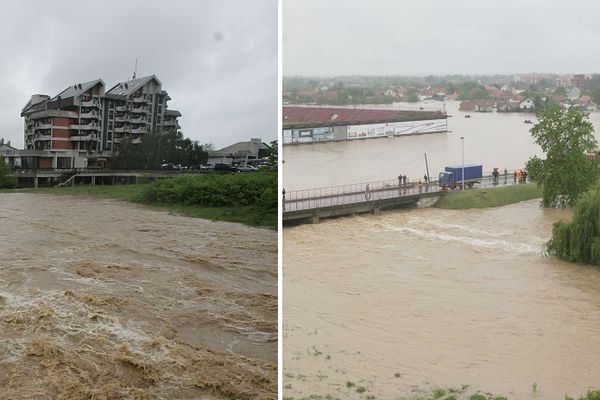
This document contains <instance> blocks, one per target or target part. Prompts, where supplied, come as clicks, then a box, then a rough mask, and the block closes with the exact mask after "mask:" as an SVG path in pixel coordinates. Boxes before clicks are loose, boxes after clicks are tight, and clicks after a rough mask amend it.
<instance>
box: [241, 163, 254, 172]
mask: <svg viewBox="0 0 600 400" xmlns="http://www.w3.org/2000/svg"><path fill="white" fill-rule="evenodd" d="M237 170H238V171H239V172H256V171H258V169H256V168H255V167H253V166H252V165H240V166H238V167H237Z"/></svg>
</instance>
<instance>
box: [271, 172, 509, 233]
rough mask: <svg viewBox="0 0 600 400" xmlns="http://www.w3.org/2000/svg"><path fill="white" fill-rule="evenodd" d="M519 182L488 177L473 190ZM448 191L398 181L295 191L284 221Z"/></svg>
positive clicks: (287, 203)
mask: <svg viewBox="0 0 600 400" xmlns="http://www.w3.org/2000/svg"><path fill="white" fill-rule="evenodd" d="M518 182H519V181H518V179H517V180H516V179H514V177H513V175H512V174H510V175H507V176H504V175H501V176H500V177H499V178H497V179H494V178H493V177H492V176H491V175H488V176H485V177H483V178H482V179H480V180H479V181H478V182H477V183H475V184H474V185H473V187H474V188H485V187H495V186H505V185H513V184H516V183H518ZM447 192H448V191H447V190H444V189H442V188H441V187H440V186H438V184H437V182H431V183H429V184H421V185H419V184H418V183H414V182H413V183H411V184H407V185H401V184H399V182H398V180H384V181H374V182H365V183H358V184H352V185H344V186H330V187H323V188H315V189H306V190H298V191H293V192H289V193H285V194H284V199H283V221H284V222H285V221H292V220H298V219H310V218H314V217H317V219H318V218H326V217H333V216H341V215H351V214H355V213H361V212H377V211H379V210H380V209H383V208H391V207H394V206H399V205H403V204H410V203H417V202H418V201H419V200H421V199H422V198H425V197H433V196H440V195H443V194H445V193H447Z"/></svg>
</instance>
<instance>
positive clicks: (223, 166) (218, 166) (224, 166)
mask: <svg viewBox="0 0 600 400" xmlns="http://www.w3.org/2000/svg"><path fill="white" fill-rule="evenodd" d="M213 169H214V170H215V171H222V172H236V171H237V168H236V167H234V166H233V165H231V164H215V165H214V168H213Z"/></svg>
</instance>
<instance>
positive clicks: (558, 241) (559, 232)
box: [547, 184, 600, 265]
mask: <svg viewBox="0 0 600 400" xmlns="http://www.w3.org/2000/svg"><path fill="white" fill-rule="evenodd" d="M547 251H548V253H549V254H551V255H556V256H557V257H559V258H560V259H562V260H565V261H569V262H578V263H584V264H592V265H600V184H597V185H596V186H594V187H593V188H592V189H591V190H589V191H588V192H586V193H584V194H583V195H582V196H581V197H580V198H579V199H578V200H577V203H576V205H575V208H574V215H573V220H572V221H571V222H564V221H559V222H556V223H555V224H554V228H553V230H552V239H551V240H550V241H549V242H548V245H547Z"/></svg>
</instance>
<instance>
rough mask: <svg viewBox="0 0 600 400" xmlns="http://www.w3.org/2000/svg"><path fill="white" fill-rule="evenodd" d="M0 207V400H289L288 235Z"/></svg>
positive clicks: (82, 207)
mask: <svg viewBox="0 0 600 400" xmlns="http://www.w3.org/2000/svg"><path fill="white" fill-rule="evenodd" d="M0 209H1V212H0V251H1V253H2V258H1V260H0V332H1V335H0V398H3V399H5V398H11V399H92V398H93V399H159V398H160V399H200V398H202V399H224V398H227V399H230V398H231V399H233V398H235V399H258V398H260V399H275V398H276V396H277V375H276V373H277V357H276V355H277V233H276V232H274V231H271V230H266V229H257V228H250V227H245V226H242V225H238V224H230V223H218V222H210V221H205V220H201V219H193V218H186V217H180V216H173V215H169V214H168V213H165V212H158V211H153V210H149V209H144V208H140V207H136V206H135V205H131V204H128V203H122V202H117V201H110V200H97V199H86V198H75V197H71V196H65V197H63V196H55V195H34V194H25V193H8V194H7V193H2V194H0Z"/></svg>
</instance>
